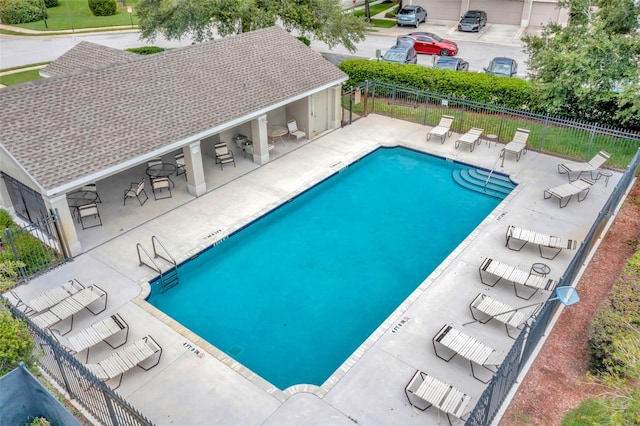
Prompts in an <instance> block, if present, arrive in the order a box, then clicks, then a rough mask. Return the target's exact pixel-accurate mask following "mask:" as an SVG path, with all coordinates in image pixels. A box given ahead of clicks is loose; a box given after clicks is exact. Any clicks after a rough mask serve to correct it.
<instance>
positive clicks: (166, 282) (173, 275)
mask: <svg viewBox="0 0 640 426" xmlns="http://www.w3.org/2000/svg"><path fill="white" fill-rule="evenodd" d="M156 243H157V244H158V245H159V246H160V247H161V248H162V250H163V251H164V253H165V255H166V256H163V255H162V254H160V253H159V252H158V246H156ZM151 246H152V247H153V257H151V256H150V255H149V253H148V252H147V251H146V250H145V249H144V247H142V244H140V243H137V244H136V250H137V252H138V262H139V266H142V265H145V266H147V267H149V268H151V269H152V270H154V271H155V272H157V273H158V274H160V285H161V288H162V292H163V293H164V292H165V291H167V290H169V289H170V288H173V287H175V286H176V285H178V283H179V280H178V265H177V263H176V261H175V259H174V258H173V257H172V256H171V254H170V253H169V251H168V250H167V248H166V247H165V246H164V244H162V243H161V242H160V240H159V239H158V237H156V236H155V235H153V236H152V237H151ZM141 250H142V252H143V253H144V254H145V255H146V257H147V258H148V259H149V260H150V261H151V263H148V262H145V261H144V260H142V255H141ZM157 258H160V259H162V260H164V261H165V262H167V263H169V264H171V268H170V269H168V270H167V271H165V272H162V269H161V268H160V267H159V266H158V264H157V263H156V262H155V260H154V259H157Z"/></svg>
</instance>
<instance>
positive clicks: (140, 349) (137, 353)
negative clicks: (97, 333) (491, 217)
mask: <svg viewBox="0 0 640 426" xmlns="http://www.w3.org/2000/svg"><path fill="white" fill-rule="evenodd" d="M161 357H162V347H161V346H160V345H159V344H158V342H156V341H155V340H154V338H153V337H151V335H148V336H145V337H143V338H142V339H140V340H138V341H136V342H134V343H132V344H130V345H127V346H125V347H123V348H120V349H117V350H116V351H115V352H114V353H112V354H111V355H109V356H108V357H107V358H105V359H103V360H102V361H100V362H97V363H95V364H87V365H86V367H87V369H89V371H91V372H92V373H93V374H94V375H95V376H96V377H97V378H98V379H100V380H102V381H105V382H107V381H109V380H112V379H115V378H116V377H119V380H118V384H117V386H116V387H114V388H113V389H118V388H119V387H120V384H122V376H124V373H126V372H127V371H129V370H131V369H132V368H133V367H135V366H136V365H137V366H138V367H140V368H142V369H143V370H144V371H148V370H150V369H152V368H153V367H155V366H156V365H158V364H159V363H160V358H161ZM152 358H156V359H152ZM149 362H152V364H150V365H147V364H148V363H149Z"/></svg>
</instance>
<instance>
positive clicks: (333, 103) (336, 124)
mask: <svg viewBox="0 0 640 426" xmlns="http://www.w3.org/2000/svg"><path fill="white" fill-rule="evenodd" d="M328 101H329V114H330V115H329V126H330V127H331V128H332V129H334V130H335V129H339V128H340V126H341V125H342V86H340V85H338V86H335V87H332V88H331V89H330V90H329V100H328Z"/></svg>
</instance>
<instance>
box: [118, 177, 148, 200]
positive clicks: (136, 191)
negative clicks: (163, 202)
mask: <svg viewBox="0 0 640 426" xmlns="http://www.w3.org/2000/svg"><path fill="white" fill-rule="evenodd" d="M144 180H145V178H142V180H141V181H140V182H131V187H130V188H129V189H125V190H124V205H125V206H126V205H127V198H135V199H136V200H138V202H139V203H140V205H141V206H142V205H144V203H146V202H147V200H148V199H149V196H148V195H147V191H145V190H144ZM143 195H144V200H143V199H142V196H143Z"/></svg>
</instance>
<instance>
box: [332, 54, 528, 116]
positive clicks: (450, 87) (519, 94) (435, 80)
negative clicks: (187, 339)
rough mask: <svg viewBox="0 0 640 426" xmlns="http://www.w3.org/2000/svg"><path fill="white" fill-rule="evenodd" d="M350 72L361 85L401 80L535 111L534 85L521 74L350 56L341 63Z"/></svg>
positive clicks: (351, 78)
mask: <svg viewBox="0 0 640 426" xmlns="http://www.w3.org/2000/svg"><path fill="white" fill-rule="evenodd" d="M340 69H341V70H342V71H344V72H345V73H347V74H348V75H349V80H348V81H347V82H346V83H345V85H346V86H347V87H349V86H359V85H360V84H362V83H364V82H365V81H367V80H376V81H383V82H386V83H391V84H398V85H401V86H405V87H411V88H415V89H417V90H426V91H430V92H433V93H439V94H443V95H450V96H454V97H458V98H467V99H470V100H473V101H475V102H480V103H489V104H494V105H504V106H506V107H507V108H515V109H522V108H525V109H527V110H529V111H534V110H535V109H536V108H535V106H534V102H533V101H532V93H533V92H532V88H531V85H530V84H529V82H527V81H525V80H522V79H519V78H509V77H496V76H492V75H487V74H482V73H471V72H455V71H449V70H437V69H433V68H427V67H423V66H420V65H405V64H394V63H390V62H384V61H369V60H365V59H349V60H346V61H343V62H341V63H340Z"/></svg>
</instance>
